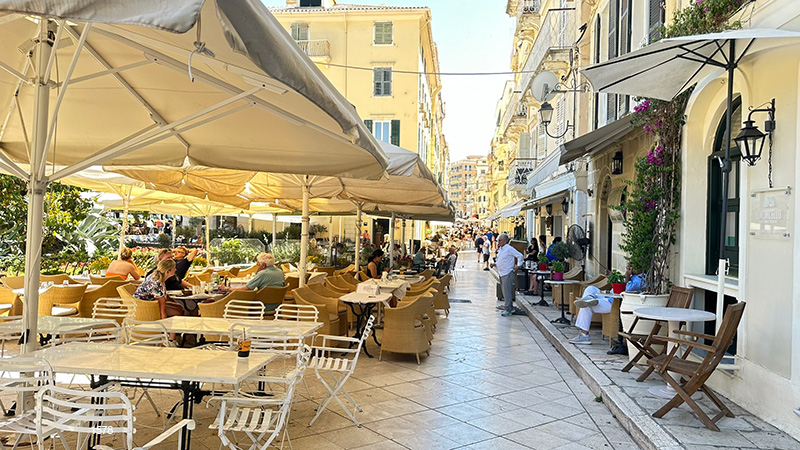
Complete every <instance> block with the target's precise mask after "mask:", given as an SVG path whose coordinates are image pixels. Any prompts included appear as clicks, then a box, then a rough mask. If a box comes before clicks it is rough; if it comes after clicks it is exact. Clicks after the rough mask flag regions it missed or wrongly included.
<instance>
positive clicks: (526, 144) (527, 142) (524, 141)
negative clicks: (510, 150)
mask: <svg viewBox="0 0 800 450" xmlns="http://www.w3.org/2000/svg"><path fill="white" fill-rule="evenodd" d="M530 157H531V134H530V133H524V132H523V133H520V134H519V150H518V151H517V158H523V159H528V158H530Z"/></svg>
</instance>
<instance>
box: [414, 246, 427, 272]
mask: <svg viewBox="0 0 800 450" xmlns="http://www.w3.org/2000/svg"><path fill="white" fill-rule="evenodd" d="M411 267H412V268H414V270H416V271H418V272H422V271H423V270H424V269H425V250H423V249H422V247H420V249H419V250H417V253H416V254H415V255H414V259H413V260H411Z"/></svg>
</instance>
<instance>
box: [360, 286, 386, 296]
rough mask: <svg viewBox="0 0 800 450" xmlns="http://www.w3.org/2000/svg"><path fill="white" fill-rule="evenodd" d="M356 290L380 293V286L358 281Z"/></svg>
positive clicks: (361, 292)
mask: <svg viewBox="0 0 800 450" xmlns="http://www.w3.org/2000/svg"><path fill="white" fill-rule="evenodd" d="M356 292H358V293H359V294H368V295H378V294H380V293H381V287H380V286H378V285H377V284H373V283H359V284H358V286H356Z"/></svg>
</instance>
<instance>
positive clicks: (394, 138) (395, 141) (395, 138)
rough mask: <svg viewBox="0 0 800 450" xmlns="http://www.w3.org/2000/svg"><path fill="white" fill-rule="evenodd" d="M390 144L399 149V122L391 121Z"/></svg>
mask: <svg viewBox="0 0 800 450" xmlns="http://www.w3.org/2000/svg"><path fill="white" fill-rule="evenodd" d="M389 143H390V144H392V145H396V146H398V147H400V121H399V120H393V121H392V134H391V140H390V141H389Z"/></svg>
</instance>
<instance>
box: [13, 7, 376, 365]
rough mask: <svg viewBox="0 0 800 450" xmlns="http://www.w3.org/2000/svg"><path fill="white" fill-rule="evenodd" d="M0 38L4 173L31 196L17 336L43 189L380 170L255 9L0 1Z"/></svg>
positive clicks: (350, 116) (31, 299)
mask: <svg viewBox="0 0 800 450" xmlns="http://www.w3.org/2000/svg"><path fill="white" fill-rule="evenodd" d="M190 30H192V31H193V32H192V33H187V32H188V31H190ZM0 41H1V42H3V43H4V44H5V45H3V46H2V48H0V111H2V115H0V121H1V122H0V123H2V126H1V127H0V168H1V169H3V170H5V171H7V172H9V173H12V174H14V175H16V176H18V177H20V178H23V179H25V180H27V181H28V184H29V192H30V193H31V194H30V197H29V208H28V228H27V229H28V235H27V242H26V268H25V273H26V283H25V289H26V291H25V299H26V301H25V320H24V323H25V325H24V327H25V334H26V336H35V335H36V332H37V327H36V318H37V316H36V311H37V308H38V287H39V270H40V262H41V240H42V236H41V221H42V212H43V198H44V192H45V190H46V188H47V184H48V183H49V182H51V181H56V180H59V179H62V178H64V177H67V176H70V175H73V174H75V173H77V172H79V171H80V170H82V169H85V168H88V167H90V166H92V165H96V164H107V165H153V164H162V165H185V164H188V165H190V166H203V167H222V168H229V169H239V170H268V171H271V172H290V173H308V174H315V175H334V174H347V175H348V176H353V177H366V178H379V177H380V176H381V175H382V173H383V170H384V168H385V166H386V158H385V156H384V155H383V152H382V151H381V150H380V148H379V147H378V145H377V143H376V141H375V140H374V138H373V137H372V135H371V134H370V133H369V131H367V130H366V128H365V127H364V125H363V123H362V121H361V119H360V118H359V117H358V115H357V114H356V112H355V109H354V108H353V107H352V105H350V104H349V103H348V102H347V101H346V100H345V99H344V98H343V97H342V96H341V95H340V94H339V93H338V92H337V91H336V90H335V89H334V88H333V86H332V85H331V84H330V82H329V81H328V80H327V79H326V78H325V77H324V76H323V75H322V74H321V72H320V71H319V70H318V69H317V68H316V66H315V65H314V64H313V63H312V62H311V61H310V60H309V59H308V58H307V57H306V56H305V54H303V53H302V51H301V50H300V48H299V47H298V46H297V45H296V44H295V43H294V42H293V40H292V39H291V37H290V36H289V35H288V34H287V33H286V32H285V30H284V29H283V28H282V26H281V25H280V24H279V23H278V22H277V21H276V20H275V18H274V17H272V15H271V14H270V13H269V12H268V11H267V9H266V8H265V7H264V6H263V5H262V4H261V3H260V2H257V1H254V0H225V1H219V0H180V1H173V2H164V1H163V0H124V1H122V0H113V1H109V0H84V1H80V2H66V1H61V2H55V1H48V2H42V1H35V0H0ZM332 156H334V157H332ZM322 160H324V161H325V164H320V161H322ZM20 164H29V165H30V167H31V170H29V171H26V170H24V169H23V168H22V166H21V165H20ZM33 342H35V339H34V340H30V339H28V341H27V343H26V344H25V345H24V347H23V351H25V352H27V351H30V350H32V349H33V348H34V344H33Z"/></svg>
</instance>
